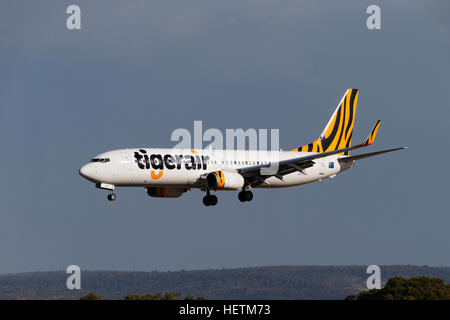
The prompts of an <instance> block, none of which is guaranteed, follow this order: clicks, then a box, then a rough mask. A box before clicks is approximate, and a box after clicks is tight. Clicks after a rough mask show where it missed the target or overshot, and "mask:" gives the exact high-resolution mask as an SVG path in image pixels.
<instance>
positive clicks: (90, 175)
mask: <svg viewBox="0 0 450 320" xmlns="http://www.w3.org/2000/svg"><path fill="white" fill-rule="evenodd" d="M79 173H80V176H82V177H83V178H85V179H87V180H89V181H93V182H95V179H94V175H95V174H96V170H95V165H94V164H93V163H88V164H85V165H84V166H82V167H81V168H80V171H79Z"/></svg>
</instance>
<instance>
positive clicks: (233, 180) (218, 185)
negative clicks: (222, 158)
mask: <svg viewBox="0 0 450 320" xmlns="http://www.w3.org/2000/svg"><path fill="white" fill-rule="evenodd" d="M206 187H207V188H208V189H213V190H239V189H242V188H243V187H244V177H243V176H241V175H240V174H239V173H236V172H226V171H225V172H224V171H214V172H211V173H208V175H207V176H206Z"/></svg>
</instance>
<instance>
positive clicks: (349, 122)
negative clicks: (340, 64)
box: [292, 89, 359, 155]
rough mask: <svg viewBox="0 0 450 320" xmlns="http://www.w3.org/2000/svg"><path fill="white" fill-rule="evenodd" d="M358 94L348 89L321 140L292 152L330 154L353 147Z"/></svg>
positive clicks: (355, 90)
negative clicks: (329, 152)
mask: <svg viewBox="0 0 450 320" xmlns="http://www.w3.org/2000/svg"><path fill="white" fill-rule="evenodd" d="M358 92H359V90H358V89H348V90H347V92H346V93H345V95H344V97H343V98H342V100H341V102H340V103H339V105H338V106H337V108H336V110H335V111H334V113H333V115H332V116H331V118H330V120H329V121H328V123H327V125H326V126H325V128H324V129H323V131H322V133H321V134H320V136H319V138H317V139H316V140H315V141H313V142H311V143H310V144H307V145H304V146H301V147H299V148H297V149H294V150H292V151H301V152H306V151H308V152H328V151H334V150H339V149H345V148H349V147H351V143H352V134H353V125H354V123H355V114H356V104H357V102H358ZM348 153H349V151H345V152H343V153H341V154H344V155H348Z"/></svg>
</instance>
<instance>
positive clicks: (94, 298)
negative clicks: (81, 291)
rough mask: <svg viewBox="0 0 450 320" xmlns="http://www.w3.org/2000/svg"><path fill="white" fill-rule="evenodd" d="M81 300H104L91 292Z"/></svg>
mask: <svg viewBox="0 0 450 320" xmlns="http://www.w3.org/2000/svg"><path fill="white" fill-rule="evenodd" d="M80 300H102V298H101V297H100V296H98V295H97V294H96V293H95V292H91V293H88V294H87V295H85V296H83V297H81V298H80Z"/></svg>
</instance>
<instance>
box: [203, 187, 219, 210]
mask: <svg viewBox="0 0 450 320" xmlns="http://www.w3.org/2000/svg"><path fill="white" fill-rule="evenodd" d="M203 204H204V205H205V206H215V205H216V204H217V196H215V195H213V194H210V192H209V190H207V191H206V196H204V197H203Z"/></svg>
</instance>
